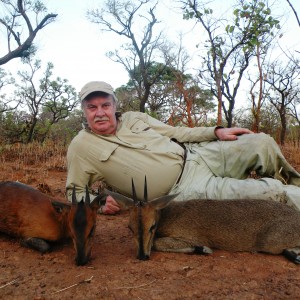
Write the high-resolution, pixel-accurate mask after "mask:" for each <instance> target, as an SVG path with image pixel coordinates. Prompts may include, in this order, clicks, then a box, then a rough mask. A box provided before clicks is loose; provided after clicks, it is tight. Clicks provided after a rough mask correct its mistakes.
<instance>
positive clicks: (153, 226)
mask: <svg viewBox="0 0 300 300" xmlns="http://www.w3.org/2000/svg"><path fill="white" fill-rule="evenodd" d="M155 229H156V223H154V224H153V225H152V226H151V227H150V229H149V231H150V232H151V233H152V232H153V230H155Z"/></svg>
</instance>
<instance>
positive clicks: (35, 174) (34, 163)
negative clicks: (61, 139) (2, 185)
mask: <svg viewBox="0 0 300 300" xmlns="http://www.w3.org/2000/svg"><path fill="white" fill-rule="evenodd" d="M66 151H67V148H66V147H65V146H63V145H59V144H55V143H53V142H51V141H47V142H46V143H44V144H40V143H31V144H13V145H2V146H1V145H0V166H1V169H2V170H1V172H0V181H6V180H14V181H20V182H23V183H25V184H29V185H36V186H37V187H38V186H46V185H47V181H48V180H49V178H50V177H53V172H63V173H66V171H67V167H66ZM50 172H51V174H50ZM51 179H52V180H53V179H54V178H51ZM64 184H65V183H62V184H61V185H62V186H63V185H64Z"/></svg>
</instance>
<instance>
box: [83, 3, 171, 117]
mask: <svg viewBox="0 0 300 300" xmlns="http://www.w3.org/2000/svg"><path fill="white" fill-rule="evenodd" d="M151 2H152V1H151V0H136V1H130V0H129V1H124V0H123V1H122V0H121V1H119V0H108V1H106V3H105V7H104V8H102V9H93V10H89V11H88V12H87V15H88V18H89V20H90V21H91V22H92V23H95V24H98V25H100V29H101V30H103V31H109V32H112V33H115V34H116V35H118V36H121V37H124V38H125V39H127V40H128V41H129V43H127V44H126V43H125V44H123V45H122V47H121V48H122V50H123V51H124V53H121V52H120V51H119V50H115V51H112V52H109V53H108V56H109V57H110V58H111V59H112V60H113V61H115V62H118V63H120V64H122V65H123V66H124V67H125V69H126V70H127V72H128V74H129V76H130V80H131V83H132V84H133V85H134V87H135V90H136V93H137V95H138V99H139V101H140V111H142V112H144V111H145V105H146V103H147V101H148V99H149V95H150V93H151V87H152V86H153V85H154V84H155V83H156V82H157V81H158V80H159V77H160V75H161V74H162V73H163V72H164V67H165V64H161V65H160V66H161V69H159V68H156V72H157V73H153V72H151V70H150V69H151V68H152V66H153V63H154V62H155V58H156V57H157V55H158V53H159V51H160V48H161V47H162V45H163V44H164V40H163V37H162V32H161V31H160V32H158V33H157V34H155V32H154V27H155V25H157V24H158V23H159V21H158V20H157V18H156V16H155V9H156V6H157V2H156V3H155V4H154V5H152V6H151V7H150V8H148V11H147V12H146V14H145V12H144V10H143V9H144V8H145V7H147V5H149V4H151Z"/></svg>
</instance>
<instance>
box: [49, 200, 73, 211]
mask: <svg viewBox="0 0 300 300" xmlns="http://www.w3.org/2000/svg"><path fill="white" fill-rule="evenodd" d="M51 204H52V206H53V207H54V209H55V210H56V212H57V213H59V214H61V213H62V212H63V211H64V210H70V208H71V205H70V203H63V202H59V201H51Z"/></svg>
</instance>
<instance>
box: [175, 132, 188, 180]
mask: <svg viewBox="0 0 300 300" xmlns="http://www.w3.org/2000/svg"><path fill="white" fill-rule="evenodd" d="M171 141H173V142H175V143H176V144H178V145H179V146H180V147H181V148H182V149H183V150H184V153H183V162H182V168H181V172H180V175H179V177H178V179H177V181H176V184H178V183H179V181H180V179H181V176H182V173H183V170H184V166H185V162H186V156H187V150H186V147H185V146H184V144H183V143H180V142H178V141H177V140H176V139H174V138H172V139H171Z"/></svg>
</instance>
